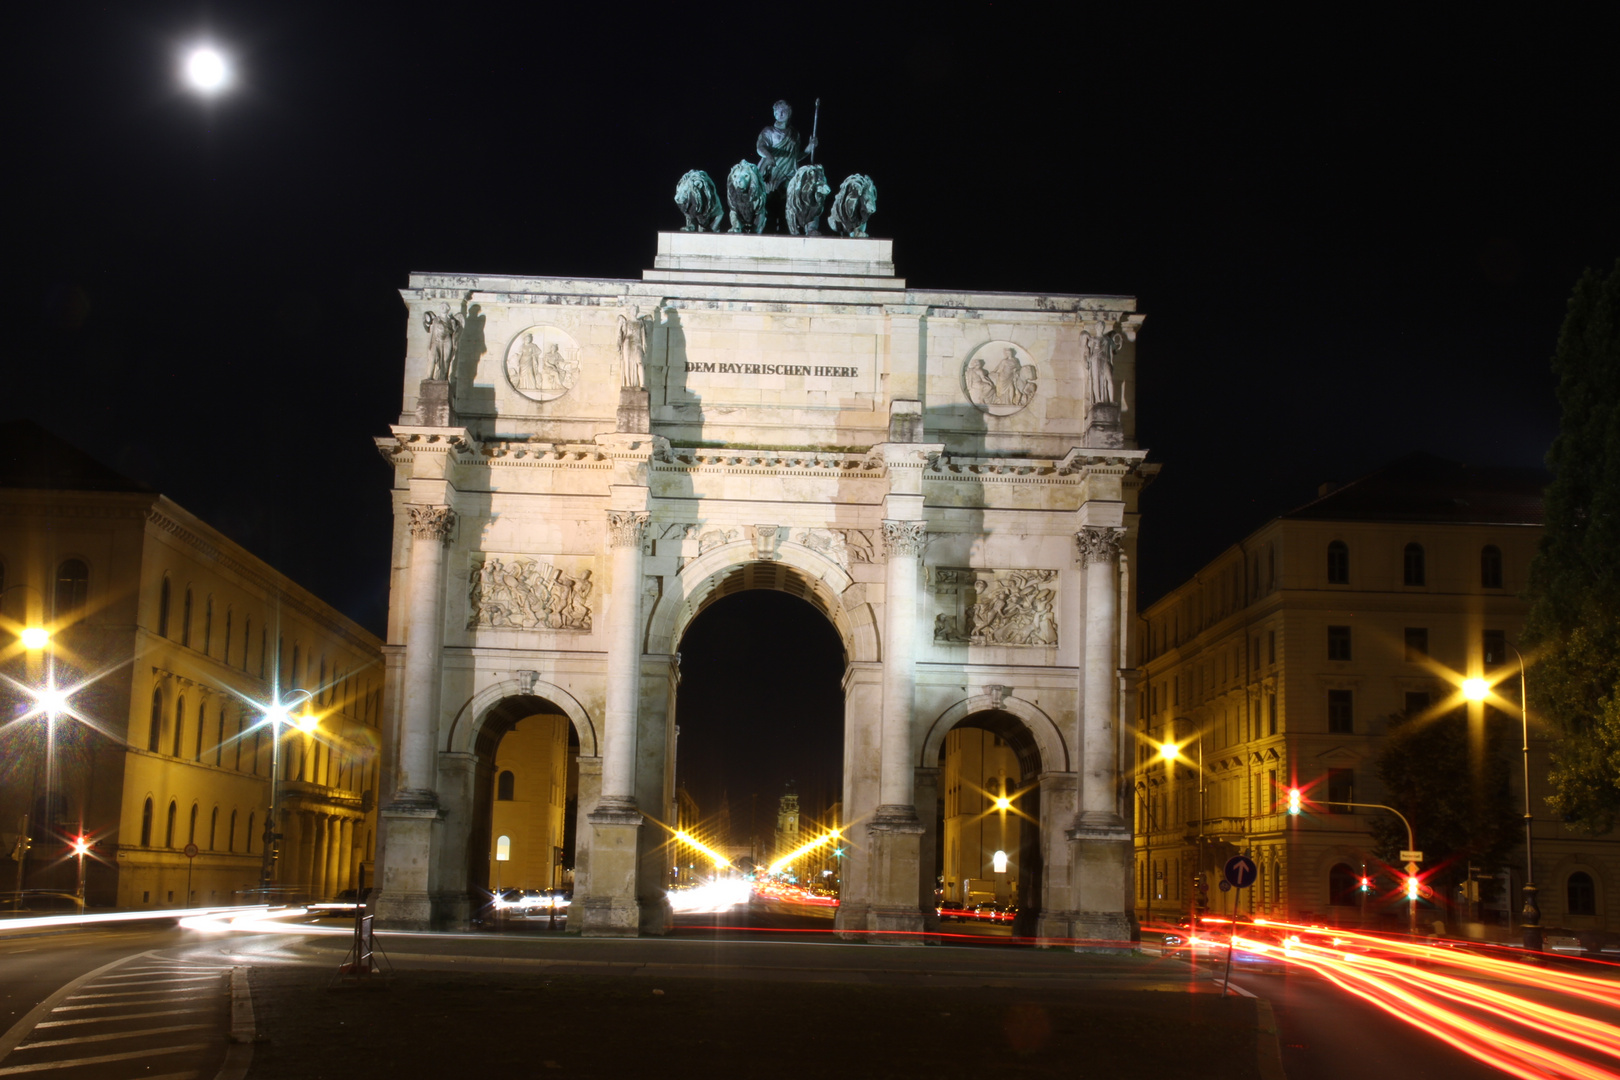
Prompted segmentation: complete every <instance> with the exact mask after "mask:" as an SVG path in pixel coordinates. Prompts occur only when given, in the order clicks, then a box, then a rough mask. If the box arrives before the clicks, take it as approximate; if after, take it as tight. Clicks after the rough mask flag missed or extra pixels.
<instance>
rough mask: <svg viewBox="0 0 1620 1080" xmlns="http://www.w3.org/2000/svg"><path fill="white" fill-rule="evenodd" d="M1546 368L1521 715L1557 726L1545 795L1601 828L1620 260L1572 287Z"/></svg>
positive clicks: (1619, 768)
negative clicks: (1545, 425)
mask: <svg viewBox="0 0 1620 1080" xmlns="http://www.w3.org/2000/svg"><path fill="white" fill-rule="evenodd" d="M1553 371H1554V372H1555V373H1556V374H1557V375H1558V403H1559V406H1560V408H1561V409H1562V413H1563V415H1562V418H1561V421H1560V424H1559V431H1558V437H1557V438H1556V439H1555V440H1554V441H1553V445H1552V449H1551V451H1549V453H1548V454H1547V465H1548V467H1549V468H1550V469H1551V470H1552V474H1553V478H1552V484H1551V485H1550V486H1549V487H1548V488H1547V496H1546V528H1545V529H1544V530H1543V532H1542V537H1541V544H1540V547H1539V548H1538V550H1537V552H1536V558H1535V561H1534V562H1533V563H1532V564H1531V567H1530V590H1529V600H1530V613H1529V617H1528V619H1527V620H1526V625H1525V632H1524V642H1525V645H1526V646H1527V649H1526V653H1527V657H1528V654H1529V653H1531V652H1532V651H1533V652H1534V657H1533V662H1534V671H1533V673H1532V674H1531V676H1530V678H1529V687H1530V705H1531V710H1532V711H1531V717H1532V719H1535V720H1540V721H1542V722H1548V723H1551V724H1552V725H1553V726H1554V727H1555V729H1556V730H1557V731H1558V732H1559V733H1560V734H1561V735H1562V739H1561V741H1560V743H1559V745H1558V746H1557V748H1556V749H1555V750H1554V753H1553V765H1552V773H1551V779H1552V782H1553V794H1552V796H1551V797H1550V798H1549V799H1548V804H1549V805H1550V806H1551V807H1552V808H1553V810H1554V811H1556V812H1557V813H1559V814H1561V815H1563V816H1564V817H1565V818H1566V819H1567V820H1570V821H1573V822H1578V823H1580V824H1581V825H1583V826H1585V827H1586V828H1588V829H1590V830H1592V831H1595V832H1603V831H1607V830H1608V829H1609V828H1610V827H1612V826H1613V824H1614V821H1615V816H1616V814H1617V813H1620V262H1617V263H1616V264H1615V267H1614V269H1613V270H1611V271H1610V272H1609V273H1608V274H1607V275H1602V274H1598V273H1596V272H1594V271H1591V270H1588V271H1587V272H1586V273H1585V274H1584V275H1583V276H1582V277H1581V280H1580V282H1579V283H1578V284H1577V285H1576V286H1575V294H1574V295H1573V296H1572V297H1571V298H1570V301H1569V311H1568V314H1567V315H1566V316H1565V317H1564V326H1563V329H1562V330H1561V331H1560V333H1559V335H1558V351H1557V353H1556V355H1555V356H1554V357H1553Z"/></svg>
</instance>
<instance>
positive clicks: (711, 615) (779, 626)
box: [669, 562, 848, 915]
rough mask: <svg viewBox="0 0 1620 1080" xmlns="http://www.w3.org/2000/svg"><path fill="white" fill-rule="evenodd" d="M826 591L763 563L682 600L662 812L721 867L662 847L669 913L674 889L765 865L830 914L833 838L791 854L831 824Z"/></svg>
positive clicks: (841, 641) (836, 851)
mask: <svg viewBox="0 0 1620 1080" xmlns="http://www.w3.org/2000/svg"><path fill="white" fill-rule="evenodd" d="M826 592H827V590H826V589H825V587H824V586H821V584H820V583H819V582H815V581H813V580H811V579H809V578H807V577H806V576H804V575H803V574H801V573H799V572H797V571H795V570H793V569H792V568H791V567H784V566H781V565H778V564H773V563H768V562H763V563H750V564H746V565H742V566H738V567H736V568H735V569H733V570H731V571H729V572H727V573H725V574H723V575H717V576H716V577H715V578H714V579H713V580H712V582H711V585H710V587H709V588H707V589H706V590H705V591H704V593H703V595H701V596H694V597H693V598H692V608H693V615H692V617H691V619H690V620H689V621H687V622H686V624H685V626H684V627H683V628H682V632H681V636H680V638H679V653H680V657H681V681H680V687H679V689H678V691H677V697H676V722H677V725H678V727H677V729H676V730H677V732H678V740H677V753H676V756H675V770H674V771H675V803H676V805H675V807H674V808H673V809H674V811H675V812H674V814H673V815H672V817H673V820H674V823H675V826H676V828H677V829H680V830H684V831H687V832H689V833H690V834H692V835H693V836H695V837H696V838H698V839H700V840H701V841H702V842H703V844H704V845H705V846H706V847H709V848H712V849H713V850H715V851H718V852H720V853H722V854H723V855H724V857H725V858H726V859H727V860H729V862H730V863H731V865H732V867H733V869H732V870H731V871H729V872H727V871H722V872H721V873H720V874H719V875H716V874H715V873H714V867H713V860H712V858H709V857H706V856H705V855H704V854H703V852H702V851H701V850H699V849H697V848H695V847H690V846H686V845H682V844H680V843H679V842H677V843H676V844H675V845H673V847H672V851H671V854H672V856H673V857H672V858H671V859H670V860H669V866H670V868H671V877H672V884H673V887H674V891H673V892H672V902H673V903H674V906H675V908H676V910H677V912H679V911H680V909H681V907H682V904H681V903H680V899H681V898H680V891H681V890H682V889H685V888H688V887H690V886H693V885H696V884H700V883H702V882H704V881H706V880H712V879H713V878H714V877H716V876H718V877H721V878H725V877H728V876H729V877H750V876H752V877H754V878H755V879H756V880H758V879H763V878H765V877H767V876H769V875H770V872H771V870H772V868H773V867H777V868H778V869H779V871H780V874H779V875H778V876H779V877H780V878H781V879H782V881H783V883H784V884H785V885H789V886H793V887H794V888H795V889H798V890H803V891H804V893H805V894H806V897H809V896H816V897H820V898H821V899H822V900H823V901H825V902H823V903H821V904H820V906H821V908H822V909H823V912H824V914H825V915H831V914H832V912H833V905H832V903H831V902H830V901H831V900H832V898H833V897H835V896H836V894H837V889H838V886H839V884H840V882H841V878H842V874H841V873H840V870H839V863H840V861H841V860H842V859H843V858H844V855H845V853H844V852H843V851H842V849H840V848H839V846H838V845H837V844H836V843H829V844H823V845H820V846H819V847H817V846H811V847H809V848H808V849H807V850H802V851H800V849H803V848H806V845H809V844H811V843H812V841H814V840H815V838H816V837H818V836H822V835H825V834H827V833H828V832H830V831H831V830H834V829H837V828H839V827H840V826H841V825H842V823H843V805H844V737H845V705H844V691H843V681H844V673H845V670H846V667H847V663H848V660H847V654H846V650H845V640H846V635H847V629H846V628H843V627H840V626H839V625H838V624H839V620H840V618H841V609H840V608H839V605H838V604H837V603H836V598H834V597H832V596H831V595H824V594H825V593H826ZM794 852H799V853H798V854H797V855H795V856H794V857H793V858H791V859H790V860H789V861H788V862H787V863H785V864H782V865H780V866H778V864H779V863H781V860H783V859H785V858H787V857H788V856H790V855H793V853H794ZM799 902H800V903H801V904H813V903H814V902H813V901H811V900H809V899H807V898H806V899H801V900H800V901H799Z"/></svg>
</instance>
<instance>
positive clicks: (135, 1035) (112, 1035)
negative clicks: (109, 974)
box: [12, 1024, 210, 1054]
mask: <svg viewBox="0 0 1620 1080" xmlns="http://www.w3.org/2000/svg"><path fill="white" fill-rule="evenodd" d="M209 1026H210V1025H208V1024H173V1025H170V1026H169V1027H156V1028H140V1029H138V1030H135V1031H110V1032H107V1033H106V1034H104V1035H79V1036H76V1037H73V1038H69V1039H46V1040H44V1041H43V1042H30V1043H23V1044H22V1045H21V1046H19V1047H17V1050H40V1049H46V1048H49V1047H53V1046H72V1045H74V1044H76V1043H93V1042H116V1041H118V1040H119V1039H144V1038H146V1037H147V1036H148V1035H172V1034H174V1033H175V1032H176V1031H197V1030H198V1029H200V1028H205V1027H209ZM17 1050H13V1051H12V1053H13V1054H15V1053H16V1052H17Z"/></svg>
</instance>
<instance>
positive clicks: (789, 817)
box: [776, 790, 799, 859]
mask: <svg viewBox="0 0 1620 1080" xmlns="http://www.w3.org/2000/svg"><path fill="white" fill-rule="evenodd" d="M798 846H799V796H798V794H797V793H796V792H794V791H792V790H789V792H788V793H787V794H786V795H783V796H782V798H781V799H780V800H778V802H777V804H776V858H778V859H780V858H782V857H783V856H784V855H786V854H787V853H788V852H790V851H792V850H793V849H794V848H796V847H798Z"/></svg>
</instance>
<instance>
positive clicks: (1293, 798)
mask: <svg viewBox="0 0 1620 1080" xmlns="http://www.w3.org/2000/svg"><path fill="white" fill-rule="evenodd" d="M1288 812H1289V813H1290V814H1294V815H1298V814H1299V788H1297V787H1291V788H1289V789H1288Z"/></svg>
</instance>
